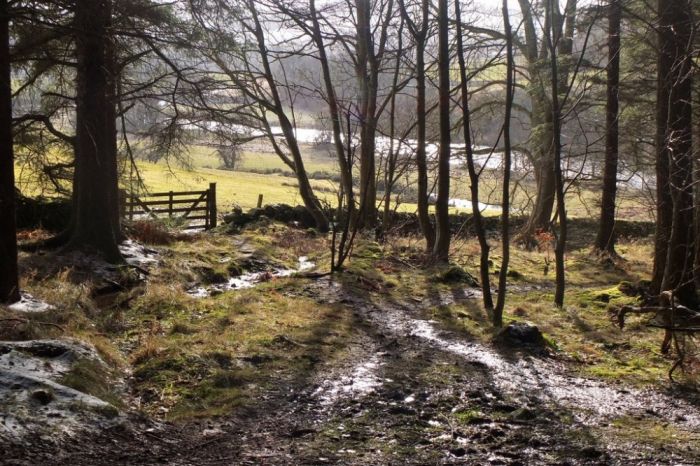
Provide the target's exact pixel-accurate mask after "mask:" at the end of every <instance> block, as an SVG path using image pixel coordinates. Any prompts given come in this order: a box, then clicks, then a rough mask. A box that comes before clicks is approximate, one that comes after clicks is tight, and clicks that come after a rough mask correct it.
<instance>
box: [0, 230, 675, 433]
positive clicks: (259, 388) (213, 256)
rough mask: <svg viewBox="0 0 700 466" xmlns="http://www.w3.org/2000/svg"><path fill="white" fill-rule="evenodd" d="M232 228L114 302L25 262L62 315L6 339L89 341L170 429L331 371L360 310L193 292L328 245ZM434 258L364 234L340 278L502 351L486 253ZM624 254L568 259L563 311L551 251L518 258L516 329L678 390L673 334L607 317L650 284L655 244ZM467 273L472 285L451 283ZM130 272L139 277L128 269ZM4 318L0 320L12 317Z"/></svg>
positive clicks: (283, 296)
mask: <svg viewBox="0 0 700 466" xmlns="http://www.w3.org/2000/svg"><path fill="white" fill-rule="evenodd" d="M221 230H222V231H219V232H215V233H211V234H201V235H195V236H192V237H191V238H185V239H179V240H176V241H174V242H172V243H171V244H170V245H168V246H154V248H155V249H157V250H158V251H159V254H160V258H161V263H160V265H159V266H158V267H155V268H154V269H153V270H152V271H151V274H150V276H149V278H148V281H147V282H146V283H145V284H141V285H136V286H135V287H132V288H129V289H127V290H125V291H122V292H119V293H117V294H116V295H113V296H109V299H107V300H105V299H102V298H100V299H97V298H95V297H94V296H93V293H92V291H93V290H92V287H94V285H95V284H94V283H92V282H91V281H90V280H86V279H85V278H86V275H85V271H84V270H81V269H80V267H78V266H71V265H70V264H69V265H65V266H59V265H57V264H56V263H55V261H53V260H52V259H51V258H50V256H49V257H48V258H47V259H48V260H45V259H42V257H36V256H24V257H23V287H24V288H25V289H26V290H28V291H30V292H31V293H33V294H34V295H36V296H37V297H39V298H41V299H44V300H46V301H47V302H51V303H52V304H54V305H55V306H56V308H57V309H56V311H53V312H49V313H44V314H37V315H30V316H27V319H28V323H20V324H18V325H16V326H13V327H12V328H11V329H10V328H9V327H7V326H5V327H4V328H3V330H2V337H3V338H10V339H28V338H41V337H62V336H72V337H76V338H79V339H82V340H87V341H89V342H91V343H92V344H93V345H95V347H96V348H97V349H98V350H99V351H100V353H101V354H102V355H103V357H104V359H105V360H106V361H107V362H108V363H109V364H110V365H111V367H113V368H114V369H115V370H117V371H126V372H130V373H131V374H132V385H131V393H130V396H131V397H132V398H133V400H136V403H137V404H140V407H141V409H143V410H144V411H146V412H148V413H151V414H157V415H162V416H165V417H167V418H170V419H188V418H193V417H210V416H216V415H222V414H225V413H228V412H231V411H233V410H236V409H239V408H241V407H245V406H246V405H247V404H249V403H250V401H251V400H252V399H255V398H256V397H258V396H260V394H261V393H263V392H264V391H265V390H266V389H268V388H269V387H271V386H274V385H275V384H279V383H284V382H285V381H287V382H289V381H292V380H295V379H299V378H303V377H304V376H306V375H308V374H310V373H311V372H312V370H313V369H314V367H315V366H316V365H317V364H318V363H319V362H327V361H329V360H332V359H333V358H334V357H336V356H338V355H340V354H342V351H343V348H344V346H345V345H346V343H347V341H348V339H349V338H351V336H352V334H353V317H352V315H351V313H350V312H349V311H348V309H347V307H343V306H339V305H335V304H324V303H323V302H322V300H321V301H320V300H319V299H317V298H318V297H317V296H314V295H313V293H311V292H309V291H308V290H306V289H305V286H306V285H307V284H308V283H309V281H308V280H307V279H299V278H294V277H290V278H285V279H275V280H272V281H270V282H267V283H263V284H260V285H258V286H256V287H255V288H253V289H248V290H240V291H235V292H228V293H223V294H220V295H216V296H212V297H208V298H204V299H196V298H193V297H192V296H190V295H188V294H187V293H186V290H187V289H188V288H189V287H191V286H192V285H193V284H197V283H205V284H206V283H209V282H216V281H218V280H221V279H227V278H228V277H229V276H231V275H235V274H239V273H241V272H243V271H245V268H246V266H250V261H251V257H253V258H255V260H257V261H259V262H262V263H267V264H274V265H276V266H286V267H291V266H293V265H294V264H296V263H297V260H298V258H299V257H300V256H308V257H310V259H311V260H312V261H314V262H316V263H317V264H318V265H317V268H318V270H321V271H325V270H327V269H328V267H329V260H330V251H329V239H328V238H326V237H324V236H322V235H318V234H315V233H313V232H309V231H304V230H298V229H294V228H290V227H287V226H284V225H281V224H277V223H274V222H261V223H259V224H257V225H254V226H251V227H249V228H246V229H245V230H244V231H243V232H241V233H240V234H239V235H237V236H231V235H229V234H227V233H226V232H225V231H224V230H225V228H222V229H221ZM422 248H423V245H422V242H421V241H420V239H419V238H418V237H401V238H396V237H390V238H389V239H388V240H387V241H386V242H384V243H378V242H375V241H372V240H370V239H369V238H364V237H361V238H359V240H358V241H357V244H356V246H355V249H354V251H353V256H352V258H351V259H350V260H349V262H348V263H347V267H346V271H345V273H343V274H341V275H340V276H339V277H338V280H340V281H341V282H343V283H344V284H345V285H346V286H349V287H355V289H356V290H357V291H358V292H360V293H366V292H367V290H370V291H371V292H380V293H382V294H384V295H386V296H388V297H389V298H390V299H396V300H397V301H402V302H408V303H409V304H410V303H414V304H415V305H416V306H419V307H421V308H423V309H424V310H425V312H426V315H427V316H429V317H432V318H435V319H438V320H440V321H442V322H443V324H444V325H446V326H447V327H448V328H451V329H452V330H456V331H459V332H462V333H463V334H465V335H469V337H470V338H475V339H481V340H483V341H488V340H490V338H491V337H492V336H493V331H492V328H491V325H490V316H489V315H488V313H486V312H485V311H484V309H483V307H482V305H481V302H480V301H479V300H478V299H467V298H468V297H469V294H470V293H472V292H473V291H474V288H473V287H472V286H470V285H469V284H468V283H465V282H464V280H463V279H464V277H467V276H469V275H471V276H474V277H478V270H477V268H476V267H477V263H478V245H477V243H476V242H475V241H474V240H473V239H467V240H463V239H459V240H456V241H455V242H454V245H453V251H452V253H453V254H452V257H453V266H454V267H452V268H444V267H443V268H440V267H434V266H431V265H430V264H428V263H427V262H426V259H425V256H424V254H423V251H422ZM618 251H619V252H620V253H621V254H622V256H623V258H624V260H621V261H619V262H616V263H610V262H602V261H600V260H599V259H598V258H597V257H595V256H593V255H592V254H591V252H590V250H589V249H588V248H587V247H582V248H580V249H573V250H570V251H569V253H568V255H567V280H568V288H567V295H566V306H565V308H564V309H561V310H560V309H557V308H556V307H554V306H553V304H552V301H553V288H552V282H553V276H552V272H550V271H547V273H545V270H544V269H545V266H546V264H547V261H548V258H549V257H551V252H549V251H547V250H546V249H545V250H543V251H533V252H528V251H524V250H520V249H517V248H514V249H513V251H512V261H511V268H510V270H511V274H510V275H509V276H510V278H509V288H508V301H507V306H506V321H511V320H526V321H529V322H532V323H534V324H536V325H537V326H538V327H539V328H540V329H541V330H542V331H543V333H544V334H545V337H546V338H547V340H548V341H549V342H550V343H551V344H552V345H553V346H554V347H556V348H557V349H558V350H559V351H560V353H561V354H562V355H563V356H564V357H565V358H568V359H570V360H573V361H576V362H577V364H576V365H574V366H573V367H574V368H575V369H576V370H579V371H580V372H582V373H584V374H586V375H588V376H593V377H601V378H607V379H612V380H617V381H624V382H628V383H632V384H637V385H640V384H641V385H665V384H667V383H668V382H667V381H666V373H667V370H668V369H669V367H670V364H671V362H672V361H671V360H670V359H669V358H668V357H667V356H664V355H661V353H660V349H659V346H660V340H661V335H660V333H659V332H658V331H655V330H653V329H649V328H647V327H646V326H645V325H644V324H643V321H640V320H637V321H634V320H633V321H631V322H630V323H629V325H628V326H627V327H626V328H625V330H624V331H621V330H620V329H618V328H617V327H616V326H614V325H613V324H612V323H611V321H610V319H609V314H608V309H609V308H610V307H611V306H617V305H622V304H629V303H633V302H634V301H635V299H636V298H634V297H631V296H627V295H625V294H624V293H623V292H622V291H621V290H620V288H619V287H618V284H619V283H621V282H636V281H638V280H640V279H645V278H647V277H648V272H649V270H650V269H651V264H650V257H651V245H650V242H649V241H646V240H644V239H633V240H629V241H623V242H621V244H620V245H619V247H618ZM491 257H492V260H493V266H492V268H491V272H492V276H493V278H494V281H495V279H496V275H495V274H496V273H497V271H498V266H499V261H500V251H499V247H498V244H497V242H496V241H493V250H492V255H491ZM458 269H459V270H462V271H464V272H466V273H467V275H464V276H463V275H460V276H458V277H456V279H455V280H452V279H450V280H446V279H444V277H445V276H446V274H447V275H449V276H450V277H451V276H452V275H454V273H453V271H454V270H458ZM124 274H125V280H128V278H129V277H128V272H127V271H126V270H125V272H124ZM0 312H2V316H0V317H3V316H4V317H6V316H10V315H13V314H12V313H10V312H9V311H8V310H0ZM38 322H43V323H53V324H56V325H58V326H60V327H61V328H62V330H59V329H58V328H57V327H53V326H47V325H44V324H41V323H38ZM75 377H77V378H83V379H85V380H88V379H89V377H80V374H75ZM74 383H75V384H77V385H80V384H81V383H82V382H81V381H80V380H77V379H76V380H74ZM95 386H96V387H98V389H97V391H96V392H95V393H94V394H96V395H97V396H101V397H103V398H110V397H112V398H111V399H110V400H109V401H113V394H111V393H110V392H109V390H102V389H99V387H100V384H99V381H97V382H96V383H95ZM133 400H132V401H133Z"/></svg>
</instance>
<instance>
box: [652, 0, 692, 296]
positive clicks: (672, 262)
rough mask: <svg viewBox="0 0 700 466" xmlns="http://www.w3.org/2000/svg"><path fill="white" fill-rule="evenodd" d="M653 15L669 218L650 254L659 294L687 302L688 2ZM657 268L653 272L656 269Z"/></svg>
mask: <svg viewBox="0 0 700 466" xmlns="http://www.w3.org/2000/svg"><path fill="white" fill-rule="evenodd" d="M659 16H660V21H659V85H660V86H663V87H665V90H663V91H662V92H660V97H666V98H667V100H659V101H658V102H657V105H658V106H659V107H660V110H659V114H661V113H663V112H664V110H665V113H666V117H665V118H662V119H661V121H660V123H664V128H661V126H659V128H658V130H659V133H660V134H661V132H662V130H663V138H661V137H660V139H659V142H661V143H662V147H660V148H657V151H658V152H657V153H658V156H659V157H663V158H665V163H664V165H665V167H666V168H667V169H668V172H667V175H668V182H667V183H666V184H665V186H666V187H667V188H668V189H669V191H670V194H666V196H668V197H665V198H660V199H662V200H663V201H664V202H668V198H670V200H671V204H670V211H671V215H670V218H667V219H665V220H666V221H668V220H670V225H669V224H668V223H666V224H664V226H665V227H666V228H667V229H666V231H665V232H663V237H665V238H667V240H668V241H667V244H666V246H665V248H664V249H665V251H656V253H655V257H657V256H658V255H660V254H662V253H663V252H665V254H666V259H665V264H664V267H663V278H662V280H661V291H666V290H673V291H674V293H675V295H676V296H677V297H678V299H679V300H680V301H681V302H684V303H688V304H690V303H695V301H696V298H697V297H696V293H695V291H696V290H695V274H694V270H693V269H694V264H695V254H694V249H695V237H694V234H693V232H694V209H693V207H694V206H693V144H692V124H693V123H692V103H691V102H692V52H691V46H692V29H693V17H692V4H691V2H689V1H687V0H659ZM661 107H663V109H661ZM658 123H659V122H657V124H658ZM662 162H664V161H663V160H662ZM662 175H663V174H662ZM657 183H658V181H657ZM659 184H660V183H659ZM662 186H664V185H662ZM665 205H666V206H668V204H665ZM668 227H670V228H668ZM658 236H659V235H657V245H658V242H659V238H658ZM657 267H658V268H657V269H655V271H657V270H659V269H660V268H661V267H660V265H658V264H657ZM655 278H656V279H658V278H657V277H655Z"/></svg>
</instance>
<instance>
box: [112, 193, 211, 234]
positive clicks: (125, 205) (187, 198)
mask: <svg viewBox="0 0 700 466" xmlns="http://www.w3.org/2000/svg"><path fill="white" fill-rule="evenodd" d="M121 199H122V202H121V204H122V206H121V211H122V217H123V218H128V219H129V220H134V219H135V218H136V219H138V218H142V217H150V218H152V219H156V220H157V219H161V218H164V217H166V216H167V217H168V218H180V219H182V220H184V222H185V223H186V225H185V227H184V228H185V229H186V230H198V229H204V230H210V229H212V228H214V227H215V226H216V183H210V184H209V189H207V190H206V191H181V192H175V191H170V192H167V193H150V194H145V195H143V196H137V195H135V194H131V193H127V192H126V191H121ZM201 222H204V223H201Z"/></svg>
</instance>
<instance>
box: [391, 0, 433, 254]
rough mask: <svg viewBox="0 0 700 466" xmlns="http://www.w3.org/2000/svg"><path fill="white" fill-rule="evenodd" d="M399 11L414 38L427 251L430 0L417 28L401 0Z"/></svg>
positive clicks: (430, 239) (423, 228)
mask: <svg viewBox="0 0 700 466" xmlns="http://www.w3.org/2000/svg"><path fill="white" fill-rule="evenodd" d="M400 6H401V14H402V15H403V16H404V19H405V21H406V23H407V24H408V25H409V29H410V30H411V34H412V35H413V37H414V39H415V41H416V46H415V49H416V71H415V73H416V118H417V121H416V172H417V173H416V175H417V177H418V222H419V224H420V228H421V231H422V232H423V236H424V237H425V242H426V251H428V252H432V251H433V248H434V247H435V228H434V227H433V222H432V220H431V218H430V211H429V207H430V204H429V202H428V162H427V156H426V151H425V146H426V143H427V141H426V140H427V137H426V133H427V122H426V95H425V82H426V78H425V46H426V42H427V38H428V31H429V24H428V21H429V14H430V0H422V2H421V25H420V28H418V27H417V26H416V25H415V24H414V23H413V21H411V19H410V17H409V15H408V12H407V11H406V6H405V3H404V2H403V1H401V2H400Z"/></svg>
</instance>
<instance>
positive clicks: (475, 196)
mask: <svg viewBox="0 0 700 466" xmlns="http://www.w3.org/2000/svg"><path fill="white" fill-rule="evenodd" d="M455 22H456V28H455V34H456V35H457V61H458V62H459V80H460V83H459V89H460V93H461V97H462V127H463V129H464V150H465V153H466V155H467V171H468V172H469V183H470V186H469V188H470V191H471V196H472V215H473V219H474V229H475V230H476V235H477V237H478V239H479V248H480V249H481V255H480V261H479V271H480V277H481V289H482V294H483V301H484V307H485V308H486V309H489V310H490V309H493V297H492V295H491V277H490V276H489V251H490V247H489V243H488V240H487V238H486V230H485V229H484V221H483V218H482V215H481V210H480V209H479V174H478V173H477V171H476V167H475V165H474V150H473V146H472V125H471V112H470V110H469V77H468V76H467V64H466V60H465V59H464V41H463V40H462V12H461V9H460V4H459V0H458V1H455Z"/></svg>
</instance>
